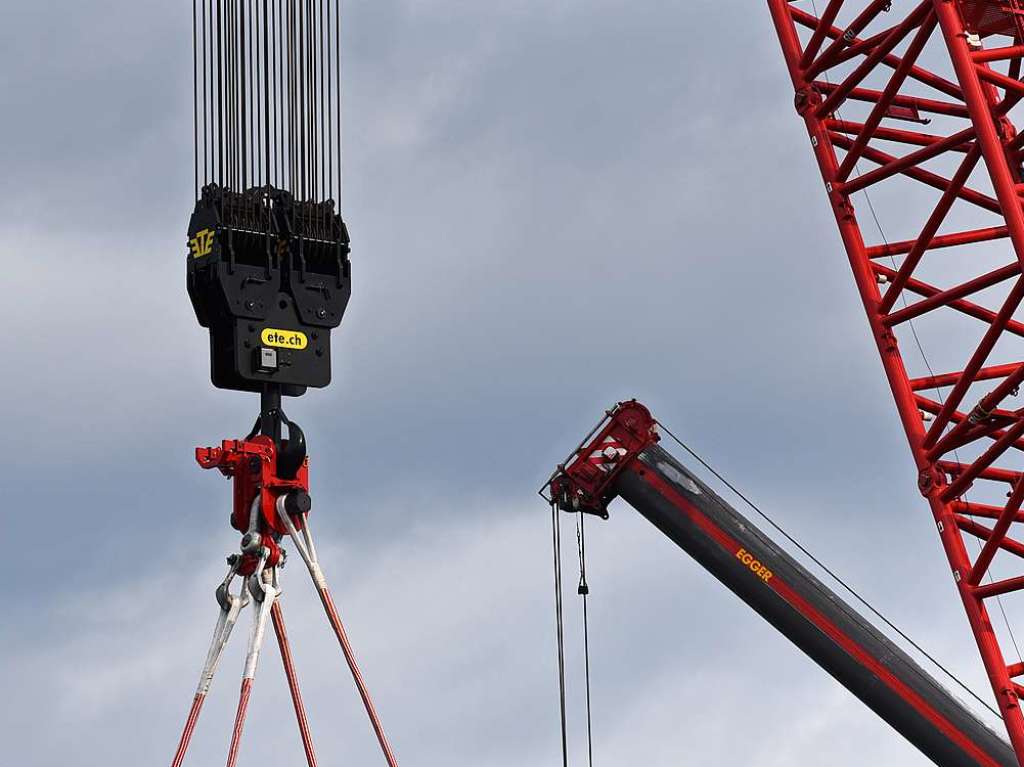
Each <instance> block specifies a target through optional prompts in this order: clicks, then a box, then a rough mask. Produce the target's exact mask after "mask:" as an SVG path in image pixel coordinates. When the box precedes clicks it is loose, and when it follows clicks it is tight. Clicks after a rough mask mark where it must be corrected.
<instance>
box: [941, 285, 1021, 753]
mask: <svg viewBox="0 0 1024 767" xmlns="http://www.w3.org/2000/svg"><path fill="white" fill-rule="evenodd" d="M1022 300H1024V279H1018V280H1017V283H1016V284H1015V285H1014V286H1013V290H1011V291H1010V295H1008V296H1007V297H1006V300H1005V301H1004V302H1003V305H1002V307H1001V308H1000V310H999V313H998V314H997V315H996V317H995V318H994V319H993V320H992V324H991V325H989V328H988V330H987V331H985V336H984V337H983V338H982V340H981V343H980V344H978V348H977V350H975V352H974V354H973V355H971V359H970V361H969V362H968V363H967V365H965V366H964V373H963V375H962V376H961V377H960V380H959V381H957V382H956V385H955V386H954V387H953V391H952V392H950V394H949V396H948V397H947V398H946V403H945V405H944V406H943V408H942V410H941V412H939V414H938V415H937V416H935V422H934V423H933V424H932V427H931V428H930V429H929V430H928V434H927V435H926V436H925V440H924V444H923V446H924V447H925V448H930V447H932V446H933V445H934V444H935V443H936V442H937V441H938V438H939V435H941V434H942V430H943V429H945V428H946V426H947V425H948V424H949V419H950V416H951V414H952V413H953V411H954V410H956V409H957V407H959V405H960V403H961V402H962V401H963V398H964V395H965V394H966V393H967V389H968V388H970V386H971V384H972V383H973V381H974V374H975V373H977V372H978V371H979V370H981V368H982V367H983V366H984V364H985V361H986V360H987V359H988V356H989V354H991V353H992V349H993V348H994V347H995V345H996V342H997V341H998V340H999V337H1000V335H1001V334H1002V332H1003V331H1004V330H1006V327H1007V325H1008V324H1009V322H1010V317H1012V316H1013V313H1014V312H1015V311H1017V307H1019V306H1020V303H1021V301H1022ZM1021 744H1022V745H1024V733H1022V740H1021Z"/></svg>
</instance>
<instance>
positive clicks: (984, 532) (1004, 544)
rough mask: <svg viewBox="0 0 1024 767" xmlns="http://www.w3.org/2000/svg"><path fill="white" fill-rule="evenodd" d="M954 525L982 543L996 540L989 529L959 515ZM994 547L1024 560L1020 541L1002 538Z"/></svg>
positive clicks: (993, 533)
mask: <svg viewBox="0 0 1024 767" xmlns="http://www.w3.org/2000/svg"><path fill="white" fill-rule="evenodd" d="M1018 516H1019V514H1018ZM1014 521H1018V520H1014ZM956 524H957V526H958V527H959V528H960V529H961V530H963V531H965V532H968V533H970V534H971V535H973V536H974V537H975V538H980V539H981V540H983V541H986V542H988V541H992V540H995V539H996V538H997V536H996V533H995V531H994V530H992V529H991V528H989V527H985V525H982V524H979V523H978V522H975V521H974V520H973V519H969V518H967V517H962V516H960V515H959V514H958V515H957V518H956ZM996 546H997V548H1000V549H1002V550H1003V551H1008V552H1010V553H1011V554H1015V555H1016V556H1018V557H1021V558H1024V543H1021V542H1020V541H1017V540H1014V539H1013V538H1007V537H1005V536H1004V537H1003V538H1002V539H1001V540H998V541H997V544H996ZM983 551H984V549H983ZM975 566H977V562H975ZM979 580H980V579H979Z"/></svg>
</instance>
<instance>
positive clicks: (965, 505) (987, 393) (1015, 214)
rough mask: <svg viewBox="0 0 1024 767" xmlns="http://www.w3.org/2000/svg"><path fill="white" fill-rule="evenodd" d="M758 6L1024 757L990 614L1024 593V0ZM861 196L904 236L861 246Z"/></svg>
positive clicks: (1020, 670)
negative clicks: (998, 602)
mask: <svg viewBox="0 0 1024 767" xmlns="http://www.w3.org/2000/svg"><path fill="white" fill-rule="evenodd" d="M768 5H769V8H770V10H771V14H772V18H773V20H774V24H775V28H776V31H777V33H778V36H779V39H780V42H781V44H782V50H783V52H784V55H785V59H786V63H787V66H788V69H789V73H790V76H791V78H792V81H793V86H794V88H795V92H796V108H797V112H798V113H799V115H800V116H801V117H802V118H803V120H804V123H805V125H806V128H807V132H808V135H809V137H810V143H811V145H812V147H813V150H814V154H815V157H816V159H817V161H818V164H819V166H820V169H821V174H822V177H823V179H824V182H825V188H826V191H827V195H828V200H829V202H830V204H831V206H832V210H833V212H834V214H835V218H836V221H837V223H838V225H839V230H840V234H841V237H842V241H843V244H844V245H845V248H846V251H847V255H848V256H849V260H850V263H851V265H852V267H853V274H854V278H855V280H856V283H857V288H858V290H859V293H860V297H861V299H862V301H863V304H864V307H865V309H866V311H867V315H868V321H869V323H870V327H871V331H872V334H873V336H874V339H875V341H876V343H877V346H878V351H879V353H880V355H881V359H882V364H883V366H884V369H885V373H886V377H887V379H888V383H889V385H890V387H891V389H892V393H893V397H894V398H895V401H896V405H897V409H898V411H899V415H900V419H901V421H902V424H903V428H904V430H905V432H906V435H907V438H908V440H909V442H910V447H911V450H912V452H913V456H914V460H915V462H916V466H917V470H918V483H919V487H920V489H921V492H922V494H923V495H924V496H925V497H926V498H927V500H928V502H929V504H930V506H931V510H932V513H933V515H934V518H935V521H936V526H937V529H938V531H939V534H940V537H941V540H942V545H943V548H944V550H945V553H946V556H947V557H948V559H949V563H950V566H951V570H952V574H953V577H954V581H955V583H956V587H957V589H958V591H959V594H960V596H961V598H962V601H963V605H964V608H965V609H966V612H967V617H968V620H969V622H970V626H971V629H972V630H973V632H974V636H975V639H976V640H977V644H978V648H979V650H980V652H981V656H982V660H983V662H984V666H985V670H986V672H987V675H988V678H989V680H990V682H991V684H992V688H993V691H994V693H995V697H996V700H997V702H998V706H999V709H1000V712H1001V714H1002V717H1003V719H1004V722H1005V724H1006V729H1007V732H1008V733H1009V736H1010V742H1011V744H1012V746H1013V748H1014V751H1015V753H1016V754H1017V758H1018V760H1020V761H1021V764H1022V765H1024V716H1022V714H1021V708H1020V705H1021V704H1020V698H1021V696H1022V695H1024V686H1022V684H1021V682H1022V681H1024V680H1022V679H1021V677H1022V676H1024V663H1022V662H1021V660H1020V658H1019V656H1018V657H1015V658H1009V659H1008V654H1007V653H1006V652H1004V650H1005V648H1006V647H1007V644H1008V641H1007V636H1006V634H1007V633H1008V631H1009V630H1010V628H1011V627H1010V625H1009V624H1007V626H1006V627H1005V628H1004V627H1003V626H1002V625H1000V626H999V627H998V629H997V627H995V626H994V625H993V621H992V620H991V618H990V608H992V607H993V605H992V604H991V600H993V599H995V598H1000V597H1001V595H1007V594H1010V593H1011V592H1015V591H1019V590H1021V589H1024V562H1022V561H1021V560H1022V558H1024V541H1022V535H1021V532H1020V531H1019V530H1018V528H1019V527H1020V525H1019V524H1018V523H1021V522H1024V512H1022V510H1021V504H1022V501H1024V474H1022V471H1024V461H1022V457H1024V408H1022V407H1021V406H1020V405H1021V403H1020V401H1019V400H1015V398H1016V397H1017V396H1018V390H1019V388H1020V386H1021V384H1022V382H1024V362H1022V361H1021V360H1022V359H1024V343H1022V339H1024V321H1022V319H1021V318H1019V311H1020V309H1021V302H1022V299H1024V277H1022V264H1024V205H1022V201H1024V173H1022V169H1021V162H1022V157H1024V155H1022V151H1024V134H1019V133H1018V131H1017V129H1016V128H1015V126H1014V122H1013V117H1014V114H1015V113H1014V109H1015V107H1017V105H1018V103H1019V102H1021V101H1022V99H1024V82H1022V81H1021V69H1022V59H1024V0H923V2H914V1H913V0H908V1H906V2H903V1H901V0H817V5H814V4H812V3H809V2H803V3H801V2H790V1H788V0H768ZM924 125H927V126H928V128H927V129H923V128H921V127H920V126H924ZM890 190H896V191H895V192H893V191H890ZM862 191H863V192H867V191H870V193H871V195H872V197H871V198H870V202H873V203H874V204H875V206H876V207H877V209H878V213H879V217H880V219H881V220H882V221H883V222H885V225H886V226H888V225H889V224H890V223H894V222H898V224H899V225H903V226H907V227H908V229H907V235H908V236H907V239H904V240H901V241H893V242H888V241H886V240H885V238H884V235H883V234H882V232H881V226H879V232H878V234H877V235H875V236H874V238H873V239H874V241H873V242H872V241H869V237H868V235H867V233H866V231H865V229H866V228H867V227H865V229H862V227H861V226H860V224H859V223H858V219H857V215H856V212H855V210H854V204H853V203H854V198H855V196H856V195H858V193H859V192H862ZM876 195H877V196H876ZM857 201H858V203H859V202H860V199H859V198H858V199H857ZM869 220H870V219H869ZM915 323H916V325H915ZM911 329H914V330H918V329H919V330H920V335H921V337H923V338H926V341H925V345H930V346H932V347H933V348H934V347H938V350H939V352H940V354H941V355H943V357H944V358H946V360H944V362H945V361H947V360H948V363H949V364H948V367H943V368H941V369H940V372H938V373H933V372H932V370H931V368H930V367H928V361H927V360H925V359H922V357H923V355H917V353H916V352H913V353H910V352H908V353H906V354H904V353H903V352H902V351H901V345H900V342H901V341H903V345H904V346H905V347H908V348H911V349H912V348H913V347H911V346H910V345H909V344H908V343H907V337H908V336H907V334H908V332H909V331H910V330H911ZM918 367H921V368H923V369H922V370H920V371H916V370H915V368H918ZM946 370H949V371H950V372H945V371H946ZM997 562H998V569H999V570H1000V573H999V575H998V576H994V575H993V565H994V564H995V563H997ZM1011 570H1012V573H1011V574H1008V572H1009V571H1011ZM1011 647H1012V645H1011ZM1013 661H1016V662H1013Z"/></svg>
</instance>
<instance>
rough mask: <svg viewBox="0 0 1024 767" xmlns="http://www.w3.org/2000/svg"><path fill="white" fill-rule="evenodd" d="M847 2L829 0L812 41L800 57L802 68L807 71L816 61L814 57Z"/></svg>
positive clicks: (843, 0)
mask: <svg viewBox="0 0 1024 767" xmlns="http://www.w3.org/2000/svg"><path fill="white" fill-rule="evenodd" d="M845 1H846V0H829V4H828V5H827V6H826V7H825V10H824V11H823V12H822V14H821V19H820V20H819V21H818V24H817V26H816V27H815V29H814V32H813V34H812V35H811V39H810V40H809V41H808V42H807V46H806V47H805V48H804V52H803V55H802V56H801V57H800V66H801V67H803V68H805V69H806V68H807V67H809V66H810V65H811V63H812V62H813V61H814V57H815V56H817V55H818V51H820V50H821V44H822V43H823V42H825V36H826V34H827V33H828V30H829V29H830V28H831V27H832V24H833V22H835V20H836V16H838V15H839V9H840V8H842V7H843V3H844V2H845Z"/></svg>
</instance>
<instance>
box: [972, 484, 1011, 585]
mask: <svg viewBox="0 0 1024 767" xmlns="http://www.w3.org/2000/svg"><path fill="white" fill-rule="evenodd" d="M1022 501H1024V483H1022V482H1018V483H1017V487H1015V488H1014V489H1013V496H1012V497H1011V498H1010V502H1009V503H1007V504H1006V508H1004V509H1003V511H1002V513H1000V515H999V519H997V520H996V523H995V525H994V526H993V527H992V530H991V532H990V534H989V536H988V539H987V540H986V541H985V546H984V547H983V548H982V550H981V553H980V554H978V558H977V559H975V560H974V566H973V567H972V568H971V572H970V573H968V575H967V585H969V586H977V585H978V584H979V583H981V579H982V578H983V577H985V573H987V572H988V568H989V565H991V564H992V560H993V559H994V558H995V556H996V552H997V551H998V550H999V548H1000V547H1001V546H1002V545H1003V543H1004V542H1005V541H1006V540H1007V539H1006V534H1007V533H1008V532H1009V530H1010V525H1012V524H1013V523H1014V521H1015V520H1016V518H1017V513H1018V512H1019V511H1020V505H1021V502H1022Z"/></svg>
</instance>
